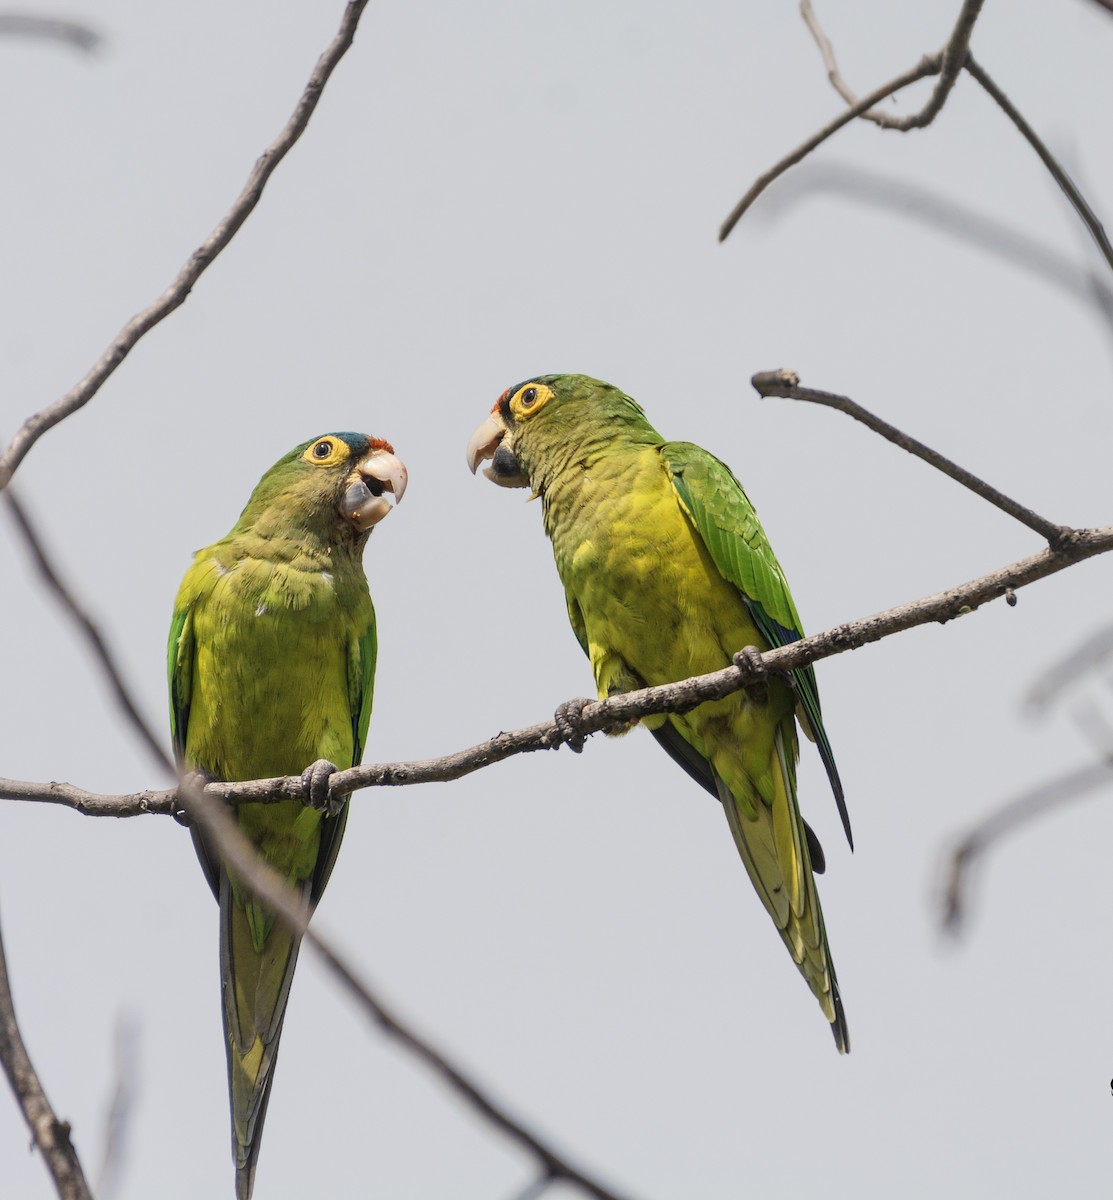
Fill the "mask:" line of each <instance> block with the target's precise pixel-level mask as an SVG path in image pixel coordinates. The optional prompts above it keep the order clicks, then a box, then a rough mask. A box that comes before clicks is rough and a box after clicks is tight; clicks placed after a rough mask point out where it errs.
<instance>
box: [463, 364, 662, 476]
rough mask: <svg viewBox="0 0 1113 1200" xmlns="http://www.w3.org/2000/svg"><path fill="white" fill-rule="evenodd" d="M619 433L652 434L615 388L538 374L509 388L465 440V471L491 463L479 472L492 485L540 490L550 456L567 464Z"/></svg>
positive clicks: (581, 377) (636, 409)
mask: <svg viewBox="0 0 1113 1200" xmlns="http://www.w3.org/2000/svg"><path fill="white" fill-rule="evenodd" d="M620 430H627V431H629V430H637V431H647V432H648V433H649V434H650V435H652V436H654V437H655V436H656V435H655V434H654V433H653V430H652V429H651V428H650V426H649V425H648V422H647V421H646V419H645V413H644V412H643V411H642V409H641V407H640V405H638V404H637V403H636V402H635V401H633V400H631V399H630V397H629V396H627V395H626V394H625V393H623V392H620V391H619V390H618V388H616V387H614V386H613V385H611V384H609V383H604V382H603V381H602V380H600V379H592V378H591V376H589V375H539V376H537V377H536V378H535V379H528V380H526V381H525V382H524V383H519V384H516V385H515V386H514V387H512V388H507V390H506V391H505V392H503V394H502V395H501V396H500V397H499V398H498V400H497V401H495V406H494V408H492V409H491V415H490V416H489V417H488V418H487V419H486V420H485V421H484V422H483V424H482V425H480V426H479V428H478V429H477V430H476V431H475V432H474V433H473V434H472V435H471V438H470V439H469V441H468V450H467V456H468V467H469V468H470V470H471V472H472V474H473V475H474V474H475V471H476V468H477V467H478V466H479V464H480V463H481V462H484V461H486V460H487V459H490V460H491V465H490V466H489V467H487V468H485V470H484V472H483V473H484V474H485V475H486V476H487V478H488V479H490V480H491V481H492V482H493V483H497V484H499V485H500V486H501V487H532V488H533V489H534V491H539V490H540V484H541V476H542V474H543V471H544V469H545V467H546V466H548V467H552V466H553V465H554V464H553V459H554V455H556V454H557V453H558V452H559V454H560V457H561V458H562V459H565V460H567V459H569V458H571V457H573V456H574V455H575V453H576V451H577V448H578V447H580V446H582V445H583V444H584V442H585V441H587V440H591V441H595V442H598V441H599V440H600V438H601V437H608V436H614V435H616V434H617V433H618V432H619V431H620Z"/></svg>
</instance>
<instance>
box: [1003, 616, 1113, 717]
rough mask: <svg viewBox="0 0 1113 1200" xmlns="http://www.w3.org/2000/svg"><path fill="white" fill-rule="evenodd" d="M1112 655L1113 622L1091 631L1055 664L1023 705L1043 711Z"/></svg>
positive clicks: (1037, 683) (1030, 709) (1045, 673)
mask: <svg viewBox="0 0 1113 1200" xmlns="http://www.w3.org/2000/svg"><path fill="white" fill-rule="evenodd" d="M1111 656H1113V625H1105V626H1103V627H1102V628H1101V629H1099V630H1097V632H1096V633H1092V634H1090V636H1089V637H1087V638H1086V639H1085V640H1084V641H1083V642H1081V643H1080V644H1079V645H1078V646H1076V647H1075V648H1074V649H1073V650H1072V651H1071V652H1070V654H1068V655H1067V656H1066V658H1063V659H1060V660H1059V662H1056V663H1053V664H1052V665H1051V666H1050V667H1048V668H1047V669H1046V670H1045V671H1044V672H1043V674H1042V675H1040V676H1039V678H1038V679H1036V681H1035V683H1033V684H1032V685H1031V687H1030V688H1029V689H1028V692H1027V695H1025V697H1024V706H1025V708H1027V709H1028V710H1029V711H1031V712H1033V713H1042V712H1043V711H1044V710H1045V709H1046V708H1047V707H1048V705H1050V704H1051V703H1052V702H1053V701H1055V700H1057V699H1058V698H1059V696H1060V694H1061V693H1062V692H1063V690H1064V688H1066V687H1068V686H1069V685H1070V684H1072V683H1074V681H1075V680H1076V679H1078V678H1079V677H1080V676H1082V675H1085V674H1088V673H1089V672H1090V671H1092V670H1094V669H1095V668H1096V667H1098V666H1100V665H1101V664H1102V663H1103V662H1105V661H1106V660H1107V659H1108V658H1110V657H1111Z"/></svg>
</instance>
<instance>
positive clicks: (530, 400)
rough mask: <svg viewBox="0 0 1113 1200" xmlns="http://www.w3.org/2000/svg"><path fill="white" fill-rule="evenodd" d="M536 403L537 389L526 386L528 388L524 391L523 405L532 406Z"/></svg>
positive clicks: (525, 406) (524, 406)
mask: <svg viewBox="0 0 1113 1200" xmlns="http://www.w3.org/2000/svg"><path fill="white" fill-rule="evenodd" d="M536 403H537V389H536V388H535V387H528V388H526V390H525V391H524V392H523V393H522V407H523V408H532V407H533V406H534V405H535V404H536Z"/></svg>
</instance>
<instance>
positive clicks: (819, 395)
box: [750, 370, 1073, 546]
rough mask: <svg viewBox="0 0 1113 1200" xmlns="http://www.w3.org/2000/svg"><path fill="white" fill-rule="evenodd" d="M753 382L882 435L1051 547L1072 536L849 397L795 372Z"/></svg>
mask: <svg viewBox="0 0 1113 1200" xmlns="http://www.w3.org/2000/svg"><path fill="white" fill-rule="evenodd" d="M750 382H751V383H752V384H753V385H754V388H755V389H756V390H757V393H758V395H760V396H767V397H768V396H781V397H783V398H784V399H786V400H805V401H808V402H809V403H811V404H822V405H823V406H824V407H825V408H834V409H838V411H839V412H844V413H846V414H847V416H850V417H853V418H854V419H855V420H856V421H861V423H862V424H863V425H865V426H867V427H868V428H869V429H872V430H873V431H874V433H879V434H880V435H881V436H882V437H883V438H885V439H886V440H887V441H890V442H892V443H893V445H895V446H899V447H900V448H901V449H902V450H907V451H908V453H909V454H914V455H915V456H916V457H917V458H921V459H923V461H924V462H926V463H928V464H930V465H931V466H933V467H934V468H935V469H936V470H937V471H942V472H943V474H944V475H947V476H948V477H949V478H951V479H953V480H955V482H956V483H961V484H962V486H963V487H965V488H969V489H970V491H972V492H974V493H975V495H978V496H981V498H982V499H983V500H988V501H989V503H990V504H992V505H994V506H995V507H996V508H999V509H1000V510H1001V511H1002V512H1005V513H1008V514H1009V516H1010V517H1015V519H1016V520H1018V521H1019V522H1020V523H1021V524H1022V525H1027V526H1028V528H1029V529H1032V530H1035V532H1036V533H1038V534H1039V535H1040V537H1043V538H1046V539H1047V541H1048V544H1049V545H1051V546H1057V545H1059V544H1060V543H1061V542H1063V541H1064V539H1069V538H1070V537H1071V535H1072V532H1073V531H1072V530H1071V529H1069V528H1068V527H1067V526H1065V525H1056V524H1054V522H1052V521H1048V520H1047V519H1046V518H1044V517H1041V516H1040V515H1039V513H1035V512H1033V511H1032V510H1031V509H1030V508H1025V507H1024V505H1023V504H1018V503H1017V502H1016V501H1015V500H1013V499H1011V498H1010V497H1008V496H1006V495H1005V494H1004V492H999V491H998V490H997V489H996V488H995V487H992V486H991V485H990V484H988V483H986V482H985V481H984V480H982V479H979V478H978V477H977V475H974V474H972V473H971V472H970V471H967V470H966V468H965V467H960V466H959V465H958V464H957V463H954V462H951V460H950V459H949V458H945V457H944V456H943V455H942V454H940V453H939V452H938V451H937V450H933V449H932V448H931V447H930V446H925V445H924V443H923V442H918V441H917V440H916V439H915V438H913V437H909V436H908V434H906V433H902V432H901V431H900V430H899V429H898V428H897V427H896V426H895V425H890V424H889V422H888V421H883V420H882V419H881V418H880V417H877V416H874V414H873V413H871V412H870V411H869V410H868V409H865V408H863V407H862V406H861V405H860V404H858V403H856V402H855V401H854V400H851V399H850V397H849V396H840V395H837V394H836V393H834V392H821V391H817V390H816V389H815V388H805V387H800V377H799V376H798V375H797V374H796V372H795V371H786V370H779V371H759V372H758V374H756V375H755V376H754V377H753V378H752V379H751V380H750Z"/></svg>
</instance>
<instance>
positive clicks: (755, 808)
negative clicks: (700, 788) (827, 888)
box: [714, 726, 850, 1054]
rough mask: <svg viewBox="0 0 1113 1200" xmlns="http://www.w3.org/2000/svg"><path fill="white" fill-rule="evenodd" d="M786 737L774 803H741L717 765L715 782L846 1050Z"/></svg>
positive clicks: (751, 869)
mask: <svg viewBox="0 0 1113 1200" xmlns="http://www.w3.org/2000/svg"><path fill="white" fill-rule="evenodd" d="M785 742H786V738H785V733H784V728H783V726H782V727H781V728H779V729H778V730H777V732H776V735H775V737H774V745H773V754H772V761H771V762H770V764H769V766H770V776H771V777H772V781H773V804H772V806H771V807H770V806H768V805H767V804H766V803H764V802H762V801H761V799H760V798H757V797H756V796H755V797H754V798H752V799H751V798H750V797H747V801H748V803H742V802H741V800H740V798H738V797H736V796H734V795H733V794H732V791H731V788H730V787H729V786H728V784H727V783H726V781H725V780H724V779H723V778H722V776H721V775H720V774H719V773H718V772H717V771H715V773H714V779H715V785H716V787H717V789H718V792H719V799H720V800H721V801H722V802H723V808H724V810H725V811H726V815H727V821H728V823H729V824H730V828H731V832H732V833H733V834H734V841H735V845H736V846H737V847H738V852H739V854H740V855H741V856H742V861H743V862H744V863H745V865H746V871H747V872H748V874H749V876H750V880H751V882H752V883H753V885H754V889H755V891H756V892H757V894H758V895H759V896H760V897H761V899H762V902H763V903H764V905H765V907H766V909H767V910H768V912H769V915H770V916H771V917H772V918H773V922H774V924H775V925H776V926H777V930H778V932H779V933H780V935H781V937H782V939H783V940H784V943H785V945H786V946H787V947H788V950H789V953H790V954H791V955H792V958H793V961H794V962H795V963H796V965H797V966H798V967H799V968H800V973H801V974H802V975H803V976H804V978H805V979H806V980H807V981H808V986H809V987H810V988H811V990H812V992H813V993H814V995H815V997H816V999H817V1000H818V1001H819V1005H820V1007H821V1008H822V1009H823V1013H824V1016H826V1018H827V1020H828V1021H830V1022H831V1032H832V1033H833V1034H834V1037H835V1045H836V1046H837V1047H838V1050H839V1053H840V1054H845V1053H847V1052H848V1051H849V1049H850V1032H849V1030H848V1028H847V1024H846V1013H845V1012H844V1011H843V1004H842V996H841V995H840V994H839V984H838V979H837V978H836V977H835V965H834V963H833V962H832V960H831V949H830V947H829V946H828V944H827V930H826V927H825V925H824V922H823V910H822V909H821V908H820V906H819V894H818V892H817V891H816V885H815V877H814V875H813V873H812V865H811V855H810V851H809V846H808V837H807V832H806V829H805V826H804V821H803V818H802V817H801V816H800V810H799V808H798V807H797V804H796V771H795V744H794V743H795V739H794V738H792V737H791V735H790V738H789V743H790V744H789V745H788V746H786V745H785ZM747 809H748V810H749V812H750V813H752V814H753V815H752V816H751V815H747ZM813 836H814V835H813Z"/></svg>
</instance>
